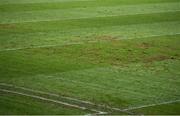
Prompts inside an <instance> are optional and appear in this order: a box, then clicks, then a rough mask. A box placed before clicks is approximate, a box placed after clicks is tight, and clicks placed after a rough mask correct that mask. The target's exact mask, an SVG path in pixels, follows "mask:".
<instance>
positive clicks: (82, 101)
mask: <svg viewBox="0 0 180 116" xmlns="http://www.w3.org/2000/svg"><path fill="white" fill-rule="evenodd" d="M0 85H2V86H8V87H13V88H19V89H22V90H26V91H29V92H35V93H41V94H46V95H50V96H55V97H61V98H65V99H68V100H73V101H77V102H80V103H85V104H90V105H95V104H94V103H92V102H89V101H84V100H80V99H75V98H71V97H65V96H60V95H58V94H54V93H49V92H44V91H39V90H33V89H29V88H25V87H19V86H15V85H12V84H7V83H0Z"/></svg>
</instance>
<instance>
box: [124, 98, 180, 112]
mask: <svg viewBox="0 0 180 116" xmlns="http://www.w3.org/2000/svg"><path fill="white" fill-rule="evenodd" d="M176 102H180V99H179V100H173V101H166V102H161V103H156V104H149V105H142V106H137V107H130V108H127V109H123V111H131V110H136V109H141V108H147V107H153V106H159V105H165V104H171V103H176Z"/></svg>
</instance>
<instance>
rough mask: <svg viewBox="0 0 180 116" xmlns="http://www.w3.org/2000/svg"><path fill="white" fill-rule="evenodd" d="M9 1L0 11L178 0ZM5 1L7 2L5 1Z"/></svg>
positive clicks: (175, 0) (172, 1) (176, 0)
mask: <svg viewBox="0 0 180 116" xmlns="http://www.w3.org/2000/svg"><path fill="white" fill-rule="evenodd" d="M29 2H31V3H23V4H22V3H19V4H18V3H14V4H13V3H11V4H2V3H1V4H0V11H1V12H2V11H3V12H14V11H34V10H48V9H72V8H86V7H104V6H114V7H115V6H123V5H135V4H136V5H138V4H154V3H162V4H163V3H174V2H179V1H178V0H171V1H170V0H166V1H165V0H164V1H161V0H156V1H155V0H151V1H144V0H143V1H142V0H138V1H137V0H136V1H129V0H127V1H122V0H114V1H112V0H111V1H109V0H105V1H103V2H102V1H98V0H79V1H78V0H77V1H64V2H58V1H57V2H55V1H48V2H49V3H45V1H44V2H39V3H33V2H32V1H29ZM6 3H8V2H7V1H6Z"/></svg>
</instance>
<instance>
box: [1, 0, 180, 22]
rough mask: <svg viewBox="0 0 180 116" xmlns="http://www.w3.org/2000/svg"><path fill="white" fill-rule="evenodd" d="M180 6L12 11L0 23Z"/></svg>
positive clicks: (159, 10)
mask: <svg viewBox="0 0 180 116" xmlns="http://www.w3.org/2000/svg"><path fill="white" fill-rule="evenodd" d="M179 8H180V2H178V3H171V4H151V5H147V4H145V5H131V6H121V7H120V6H118V7H97V8H93V9H92V8H77V9H66V10H42V11H27V12H11V13H9V12H2V13H1V14H0V15H1V19H0V24H7V23H22V22H39V21H53V20H66V19H80V18H94V17H107V16H121V15H136V14H151V13H163V12H176V11H179V10H180V9H179Z"/></svg>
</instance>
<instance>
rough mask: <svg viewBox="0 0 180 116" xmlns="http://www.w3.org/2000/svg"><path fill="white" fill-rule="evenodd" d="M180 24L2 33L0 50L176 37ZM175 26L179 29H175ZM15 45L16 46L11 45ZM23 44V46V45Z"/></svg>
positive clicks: (179, 30) (165, 23)
mask: <svg viewBox="0 0 180 116" xmlns="http://www.w3.org/2000/svg"><path fill="white" fill-rule="evenodd" d="M179 25H180V22H178V21H177V22H161V23H150V24H135V25H124V26H111V27H102V28H82V29H72V30H69V31H48V33H47V31H45V32H33V33H32V32H30V33H23V32H22V33H11V34H10V33H8V34H6V33H4V34H3V33H2V34H1V37H0V38H1V40H2V42H1V43H0V48H1V50H2V51H3V50H4V49H16V48H17V49H18V48H29V47H30V48H31V47H36V46H45V45H47V46H51V45H64V44H69V43H72V44H74V43H79V42H80V44H81V43H84V42H88V41H94V40H95V41H99V39H98V37H101V36H109V37H115V39H133V38H142V37H151V36H161V35H167V33H168V35H176V34H179V32H180V28H179V27H180V26H179ZM174 26H176V27H177V28H176V29H175V28H174ZM11 43H14V44H15V45H13V46H12V45H11ZM22 43H23V44H22Z"/></svg>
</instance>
